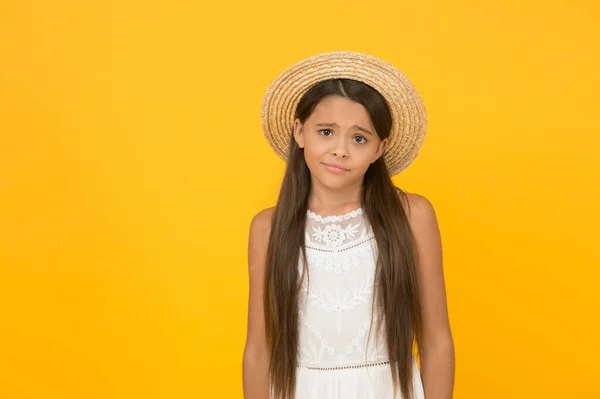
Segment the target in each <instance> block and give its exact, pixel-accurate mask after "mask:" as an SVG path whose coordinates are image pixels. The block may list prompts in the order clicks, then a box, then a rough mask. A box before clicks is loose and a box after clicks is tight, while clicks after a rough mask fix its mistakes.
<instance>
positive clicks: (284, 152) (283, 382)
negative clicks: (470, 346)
mask: <svg viewBox="0 0 600 399" xmlns="http://www.w3.org/2000/svg"><path fill="white" fill-rule="evenodd" d="M261 116H262V125H263V129H264V133H265V137H266V139H267V141H268V142H269V144H270V146H271V147H272V148H273V150H274V151H275V153H276V154H277V155H278V156H280V157H281V158H282V159H283V160H284V161H286V162H287V168H286V171H285V175H284V178H283V183H282V186H281V191H280V194H279V198H278V200H277V204H276V206H275V207H274V208H268V209H265V210H263V211H261V212H259V213H258V214H257V215H256V216H255V217H254V219H253V220H252V222H251V226H250V237H249V250H248V261H249V280H250V294H249V306H248V333H247V340H246V347H245V350H244V362H243V386H244V396H245V398H246V399H267V398H278V399H279V398H281V399H288V398H289V399H292V398H293V399H306V398H311V399H312V398H314V399H319V398H323V399H334V398H340V399H359V398H360V399H368V398H373V399H391V398H405V399H408V398H418V399H422V398H424V397H425V395H426V397H427V399H448V398H451V397H452V390H453V379H454V349H453V340H452V335H451V332H450V327H449V321H448V315H447V306H446V295H445V288H444V278H443V271H442V256H441V240H440V237H439V229H438V225H437V221H436V217H435V212H434V210H433V207H432V206H431V203H430V202H429V201H428V200H427V199H426V198H425V197H423V196H421V195H418V194H411V193H405V192H403V191H402V190H400V189H399V188H397V187H395V186H394V185H393V183H392V181H391V179H390V177H391V176H394V175H396V174H398V173H400V172H401V171H402V170H404V169H405V168H406V167H407V166H408V165H409V164H410V163H411V162H412V161H413V160H414V158H415V157H416V155H417V153H418V150H419V148H420V146H421V144H422V142H423V139H424V136H425V127H426V114H425V109H424V106H423V103H422V100H421V98H420V97H419V95H418V93H417V92H416V90H415V89H414V87H413V86H412V84H411V83H410V82H409V81H408V79H407V78H406V77H405V76H404V75H403V74H402V73H401V72H400V71H398V70H397V69H396V68H395V67H394V66H392V65H390V64H388V63H386V62H384V61H382V60H380V59H378V58H375V57H373V56H370V55H367V54H362V53H356V52H345V51H338V52H330V53H323V54H319V55H316V56H313V57H309V58H307V59H305V60H302V61H300V62H298V63H296V64H295V65H293V66H291V67H289V68H288V69H286V70H285V71H284V72H282V73H281V74H280V75H279V76H278V77H277V78H276V79H275V80H274V81H273V82H272V83H271V85H270V87H269V89H268V90H267V93H266V95H265V97H264V99H263V103H262V112H261ZM415 348H416V349H417V353H418V355H419V357H420V361H421V369H420V370H419V368H418V364H417V362H416V357H415V355H414V353H413V349H415Z"/></svg>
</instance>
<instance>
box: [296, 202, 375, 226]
mask: <svg viewBox="0 0 600 399" xmlns="http://www.w3.org/2000/svg"><path fill="white" fill-rule="evenodd" d="M363 211H364V208H363V207H362V206H360V207H358V208H356V209H353V210H351V211H350V212H346V213H344V214H342V215H330V216H323V215H319V214H318V213H315V212H313V211H311V210H310V209H308V210H307V211H306V215H307V216H308V218H310V219H314V220H316V221H318V222H324V223H325V222H341V221H343V220H347V219H349V218H351V217H354V216H357V215H362V214H363Z"/></svg>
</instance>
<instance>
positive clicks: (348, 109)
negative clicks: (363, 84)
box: [308, 96, 371, 126]
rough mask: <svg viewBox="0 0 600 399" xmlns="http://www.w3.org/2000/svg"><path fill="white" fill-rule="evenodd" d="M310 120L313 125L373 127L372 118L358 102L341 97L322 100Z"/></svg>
mask: <svg viewBox="0 0 600 399" xmlns="http://www.w3.org/2000/svg"><path fill="white" fill-rule="evenodd" d="M308 119H309V120H310V121H311V122H313V123H318V122H323V123H337V124H338V125H345V124H349V125H352V124H358V125H361V124H362V125H368V126H371V118H370V117H369V114H368V112H367V110H366V109H365V107H364V106H363V105H362V104H360V103H358V102H356V101H352V100H349V99H347V98H345V97H341V96H330V97H326V98H324V99H323V100H321V101H320V102H319V103H318V104H317V105H316V106H315V109H314V110H313V112H312V114H311V115H310V117H309V118H308Z"/></svg>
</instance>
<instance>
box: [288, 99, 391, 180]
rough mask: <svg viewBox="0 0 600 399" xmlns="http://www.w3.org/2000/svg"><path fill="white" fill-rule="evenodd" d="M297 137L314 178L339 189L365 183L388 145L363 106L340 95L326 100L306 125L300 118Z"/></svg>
mask: <svg viewBox="0 0 600 399" xmlns="http://www.w3.org/2000/svg"><path fill="white" fill-rule="evenodd" d="M294 138H295V140H296V142H297V143H298V145H299V146H300V147H301V148H304V157H305V159H306V164H307V165H308V168H309V169H310V172H311V175H312V177H313V178H317V179H318V180H319V181H321V182H322V183H323V184H325V185H328V186H335V187H338V188H339V187H343V186H347V185H350V184H352V183H357V182H362V178H363V176H364V174H365V172H366V171H367V169H368V168H369V165H370V164H372V163H373V162H375V161H376V160H377V159H378V158H379V157H380V156H381V155H382V154H383V151H384V150H385V147H386V146H387V143H388V139H384V140H380V139H379V136H377V133H376V132H375V128H374V127H373V124H372V123H371V118H370V117H369V114H368V113H367V110H366V109H365V107H363V105H362V104H360V103H357V102H354V101H351V100H349V99H347V98H345V97H342V96H337V95H334V96H327V97H325V98H323V99H322V100H321V101H320V102H319V103H318V104H317V106H316V107H315V109H314V111H313V113H312V114H311V115H310V117H309V118H308V119H307V120H306V121H305V122H304V124H301V123H300V120H299V119H296V121H295V122H294ZM327 165H337V166H340V167H341V168H342V169H337V168H335V167H332V166H327Z"/></svg>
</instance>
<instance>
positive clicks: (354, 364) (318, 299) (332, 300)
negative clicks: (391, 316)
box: [296, 208, 425, 399]
mask: <svg viewBox="0 0 600 399" xmlns="http://www.w3.org/2000/svg"><path fill="white" fill-rule="evenodd" d="M305 239H306V244H305V245H306V258H307V261H308V268H309V278H308V280H307V278H306V276H304V277H303V282H302V289H301V292H300V296H299V299H300V302H299V307H300V308H299V333H300V342H299V353H298V361H297V369H296V372H297V374H296V399H338V398H340V399H342V398H343V399H400V398H402V395H401V394H400V392H399V390H398V391H397V393H396V396H393V391H392V377H391V370H390V367H389V362H388V357H387V350H386V345H385V338H384V336H383V335H382V332H380V333H379V334H377V333H376V331H375V321H376V320H377V317H378V316H377V309H374V311H375V313H374V314H373V316H372V315H371V305H372V301H373V288H374V287H373V285H374V272H375V260H376V257H377V245H376V241H375V238H374V234H373V232H372V230H371V226H370V225H369V223H368V219H367V218H366V214H365V213H364V209H363V208H358V209H356V210H354V211H352V212H348V213H346V214H344V215H340V216H326V217H322V216H320V215H317V214H315V213H314V212H312V211H310V210H309V211H308V213H307V218H306V227H305ZM298 267H299V271H300V275H301V276H302V275H303V262H302V252H301V253H300V259H299V262H298ZM371 322H373V324H372V325H371ZM367 341H368V342H367ZM413 367H414V368H413V370H414V372H413V386H414V394H415V399H423V398H424V397H425V395H424V392H423V385H422V381H421V376H420V372H419V369H418V365H417V362H416V358H415V356H414V355H413Z"/></svg>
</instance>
